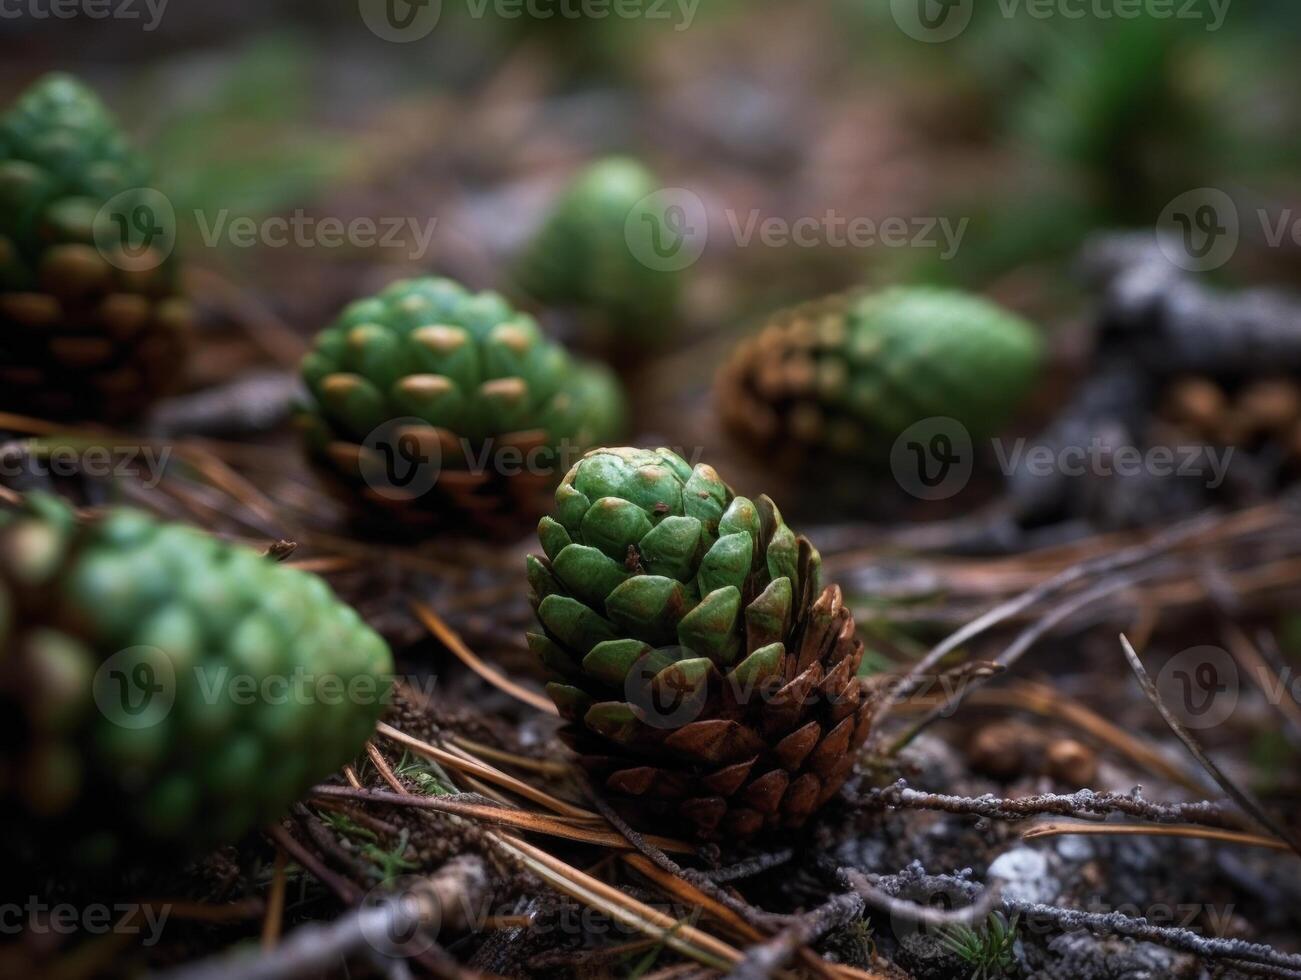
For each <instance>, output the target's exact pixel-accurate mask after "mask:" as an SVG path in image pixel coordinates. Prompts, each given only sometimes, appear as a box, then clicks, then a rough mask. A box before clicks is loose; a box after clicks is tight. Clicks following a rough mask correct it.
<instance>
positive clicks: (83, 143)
mask: <svg viewBox="0 0 1301 980" xmlns="http://www.w3.org/2000/svg"><path fill="white" fill-rule="evenodd" d="M148 179H149V168H148V167H147V165H146V164H145V162H144V160H143V158H142V157H140V156H139V155H138V154H137V153H136V152H135V151H134V150H133V149H132V148H131V147H130V145H129V144H128V143H127V141H126V138H125V137H124V136H123V134H122V132H121V131H120V130H119V129H118V126H117V123H116V121H115V120H114V119H113V117H112V116H111V115H110V114H109V112H108V110H107V109H106V108H105V107H104V105H103V103H101V102H100V100H99V99H98V98H97V97H96V96H95V94H94V93H93V92H91V91H90V90H89V89H88V88H86V87H85V86H83V85H82V84H81V83H80V82H78V81H76V80H75V79H73V78H71V77H69V76H67V75H59V74H55V75H49V76H46V77H45V78H43V79H42V80H40V81H38V82H37V83H36V84H35V85H33V86H32V87H31V88H30V89H28V90H27V91H26V92H25V93H24V94H23V95H22V96H21V97H20V98H19V99H18V101H17V102H16V103H15V104H14V105H13V106H12V107H11V108H10V109H9V110H8V111H7V112H6V113H5V114H4V115H3V116H0V404H3V405H5V406H6V407H11V408H16V409H18V410H20V411H26V412H29V413H30V412H38V413H41V414H45V415H51V416H61V417H67V416H77V417H96V418H104V417H108V418H124V417H127V416H130V415H134V414H137V413H138V412H140V411H141V410H143V409H144V408H145V407H147V405H148V404H149V403H150V402H151V401H152V400H154V399H155V398H157V397H158V396H159V395H161V394H164V393H166V392H167V391H168V390H170V389H171V388H172V387H174V386H175V383H176V381H177V378H178V375H179V373H180V372H178V370H177V368H178V365H180V364H181V362H182V361H183V359H184V357H185V354H186V352H187V342H188V333H189V328H190V313H189V309H188V307H187V306H186V305H185V303H184V302H183V301H181V300H180V299H179V298H178V297H177V296H176V280H177V275H176V271H177V270H176V263H175V261H174V258H173V256H172V246H173V244H174V242H175V239H176V227H175V217H174V214H173V212H172V209H171V206H170V204H168V203H167V202H166V199H165V198H163V197H162V195H161V194H159V193H158V192H156V191H153V190H151V189H149V188H148V187H146V186H144V185H145V184H146V182H147V181H148ZM110 203H111V207H108V205H110Z"/></svg>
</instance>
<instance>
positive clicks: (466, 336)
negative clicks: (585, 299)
mask: <svg viewBox="0 0 1301 980" xmlns="http://www.w3.org/2000/svg"><path fill="white" fill-rule="evenodd" d="M302 374H303V379H304V381H305V382H306V385H307V388H308V391H309V396H310V397H309V399H308V402H307V404H306V405H305V406H304V410H303V412H302V413H301V414H300V419H299V421H300V425H301V427H302V428H303V430H304V432H305V434H306V437H307V443H308V448H309V451H310V453H311V454H312V456H313V458H314V459H316V460H317V461H318V462H319V463H320V464H321V465H322V468H323V469H324V470H325V472H326V473H327V474H329V475H330V476H331V477H332V480H331V482H332V483H333V484H334V485H336V486H338V483H337V481H338V480H341V481H342V484H343V485H342V486H340V487H338V488H339V489H340V490H342V492H343V496H344V498H345V499H346V500H348V501H350V502H354V503H358V504H361V505H363V506H362V509H363V511H364V512H366V513H367V514H369V515H370V516H372V517H380V518H381V523H390V524H392V523H396V524H398V525H401V526H406V527H410V528H414V529H426V530H436V529H438V528H441V527H449V526H450V527H464V526H467V525H469V526H471V527H474V528H475V529H477V530H479V531H481V532H485V533H489V534H500V535H506V534H509V533H511V532H518V531H520V530H522V529H523V528H524V527H526V526H527V525H528V524H530V523H532V522H533V521H535V520H536V519H537V517H538V515H539V514H541V513H543V512H544V511H545V509H546V498H547V495H548V493H549V491H550V489H551V488H552V487H554V486H555V484H556V482H557V480H558V479H559V477H560V475H561V474H562V473H563V470H564V466H567V465H568V459H572V458H574V457H575V456H576V455H577V454H578V453H581V452H582V451H583V450H585V449H587V448H589V447H591V446H593V445H598V444H599V443H601V442H604V441H607V440H608V439H610V438H613V437H615V436H617V435H618V434H619V433H620V431H621V430H622V428H623V425H624V413H625V407H624V400H623V392H622V390H621V389H620V387H619V384H618V381H617V380H616V379H615V377H614V376H613V374H611V372H610V371H609V370H608V369H607V368H605V367H604V366H601V365H597V364H592V363H586V362H581V361H578V360H576V359H574V358H573V357H571V356H570V355H569V353H568V352H567V351H566V350H565V349H564V348H563V347H561V346H560V345H559V344H557V343H555V342H553V341H551V340H548V339H547V338H546V337H545V336H544V335H543V334H542V332H541V331H540V330H539V329H538V325H537V323H536V322H535V321H534V320H533V318H532V317H530V316H528V315H526V314H523V313H519V312H517V311H516V310H514V309H512V308H511V307H510V306H509V305H508V304H507V303H506V301H505V300H503V299H502V298H501V297H500V296H498V295H497V294H495V293H490V292H483V293H470V292H468V291H466V290H465V289H464V288H463V287H461V286H460V285H458V284H457V283H455V282H452V281H451V280H448V279H434V278H426V279H412V280H403V281H401V282H395V283H392V284H391V285H389V286H388V287H387V288H386V289H384V291H383V292H381V293H380V294H379V295H378V296H374V297H371V298H369V299H363V300H360V301H358V302H355V303H353V304H352V305H350V306H349V307H347V309H345V310H344V311H343V313H342V315H341V316H340V317H339V318H338V319H337V320H336V321H335V322H334V324H333V325H331V326H330V327H328V328H327V329H326V330H324V331H322V332H321V334H320V335H319V336H317V338H316V342H315V344H314V346H313V349H312V351H311V352H310V353H309V354H308V355H307V356H306V357H305V358H304V359H303V363H302ZM567 457H568V459H567Z"/></svg>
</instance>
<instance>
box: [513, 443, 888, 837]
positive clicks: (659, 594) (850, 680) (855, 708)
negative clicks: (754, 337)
mask: <svg viewBox="0 0 1301 980" xmlns="http://www.w3.org/2000/svg"><path fill="white" fill-rule="evenodd" d="M538 536H539V538H540V539H541V542H542V547H543V550H544V552H545V558H543V557H538V556H531V557H530V558H529V561H528V572H529V581H530V583H531V585H532V590H533V602H534V605H535V607H536V609H537V615H538V618H539V620H540V621H541V623H542V625H543V627H544V629H545V631H544V632H542V633H536V634H532V635H530V636H529V642H530V645H531V647H532V649H533V650H534V651H535V653H536V654H537V655H538V656H539V657H540V658H541V660H542V662H543V663H544V664H545V665H546V666H547V667H548V668H550V669H551V670H552V671H554V672H556V673H557V674H559V675H561V677H562V678H563V680H561V681H557V682H554V683H552V684H551V685H550V686H549V687H548V691H549V693H550V694H551V697H552V698H553V700H554V701H555V703H556V705H557V706H558V708H559V709H560V712H561V714H562V715H563V716H564V717H566V718H568V719H569V720H570V721H572V722H573V723H574V726H573V729H572V731H571V737H572V740H573V741H574V743H575V744H576V746H577V747H578V748H579V750H580V753H581V755H582V757H583V759H584V761H585V762H586V763H587V764H588V765H589V768H590V769H592V771H593V772H594V773H596V774H597V775H599V776H600V778H601V779H602V780H603V781H604V782H605V785H606V787H607V788H608V789H609V790H610V791H611V792H613V793H615V794H617V795H619V796H621V797H623V798H625V800H628V801H631V802H632V806H631V808H632V809H633V810H640V811H642V812H643V815H644V814H645V812H646V811H647V810H649V811H650V812H652V813H662V814H663V815H664V816H666V817H668V818H669V819H671V820H673V821H677V822H681V823H684V824H685V825H686V826H687V827H688V828H689V829H690V830H691V831H692V832H694V833H697V834H699V835H700V836H702V837H714V836H717V835H719V834H721V833H724V832H725V833H729V834H734V835H742V836H744V835H748V834H753V833H757V832H758V831H760V830H762V829H765V828H770V827H774V826H797V825H799V824H800V823H802V822H803V821H804V820H805V819H806V818H807V817H808V815H809V814H810V813H811V812H812V811H813V810H814V809H816V807H817V806H819V805H821V804H822V803H823V802H825V801H826V800H827V799H829V798H830V797H831V796H832V795H833V794H834V793H835V792H836V791H837V790H838V789H839V788H840V786H841V784H842V783H843V781H844V779H845V777H846V776H847V775H848V773H849V771H850V768H851V767H852V765H853V753H852V751H851V749H853V748H856V747H858V746H861V745H862V743H863V741H864V740H865V739H866V737H867V734H868V731H869V727H870V709H869V707H868V702H867V701H866V700H865V699H863V698H862V696H861V689H860V687H859V685H858V681H857V677H856V672H857V669H858V666H859V662H860V661H861V658H862V653H863V647H862V644H861V642H859V641H858V640H857V639H856V638H855V633H854V624H853V619H852V616H851V615H850V614H849V611H848V610H847V609H846V608H845V607H844V605H843V603H842V601H841V597H840V592H839V590H838V589H837V588H835V587H834V586H833V587H828V588H824V587H823V585H822V582H821V559H820V558H819V556H818V553H817V551H816V550H815V549H814V548H813V546H812V545H811V544H809V542H808V541H807V540H806V539H804V538H801V537H797V536H796V535H795V533H794V532H793V531H791V529H790V528H789V527H787V526H786V524H785V523H784V522H783V521H782V518H781V514H780V512H779V511H778V510H777V508H776V506H775V505H774V504H773V502H772V501H771V500H769V499H768V498H767V497H759V498H757V499H756V500H750V499H748V498H746V497H740V496H736V495H735V494H734V493H733V492H732V490H731V489H730V488H729V487H728V486H727V485H726V484H725V483H724V482H723V481H722V480H721V479H720V478H719V476H718V474H717V473H716V472H715V471H714V470H713V469H712V468H711V467H710V466H708V465H705V464H699V465H697V466H694V467H692V466H691V465H689V464H688V463H687V462H686V461H685V460H683V459H682V458H681V457H680V456H677V455H676V454H674V453H672V452H670V451H668V450H666V449H659V450H654V451H650V450H638V449H601V450H595V451H593V452H592V453H589V454H588V455H587V456H586V457H584V459H583V460H582V461H580V462H579V463H578V464H577V465H576V466H575V467H574V468H573V469H572V470H570V472H569V473H568V475H567V476H566V477H565V479H564V481H563V482H562V483H561V485H560V487H559V489H558V490H557V491H556V514H555V517H554V518H552V517H544V518H543V519H542V521H541V523H540V524H539V527H538Z"/></svg>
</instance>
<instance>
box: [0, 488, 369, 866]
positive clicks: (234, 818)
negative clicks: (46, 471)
mask: <svg viewBox="0 0 1301 980" xmlns="http://www.w3.org/2000/svg"><path fill="white" fill-rule="evenodd" d="M0 639H2V647H3V661H2V662H3V671H0V705H2V706H3V709H4V713H5V717H6V718H7V719H9V721H8V725H7V729H6V730H7V731H8V733H9V735H8V736H7V738H6V740H5V742H4V743H3V746H0V798H2V799H3V801H4V812H5V814H6V816H5V817H4V819H3V821H0V822H2V823H3V824H4V825H5V829H6V835H5V836H6V841H7V842H8V843H7V847H8V849H9V851H10V853H11V855H12V856H14V857H15V858H17V859H20V860H23V861H25V862H30V861H37V862H40V863H41V864H52V863H56V862H62V861H63V860H65V859H66V860H68V861H69V862H70V863H72V864H74V865H79V866H82V867H84V868H87V869H93V868H110V867H114V866H117V865H119V864H122V863H128V862H136V861H138V862H140V863H148V861H147V860H146V858H148V857H150V856H152V855H154V854H155V853H159V852H161V853H164V854H174V853H175V854H179V853H184V852H193V851H198V850H201V849H203V848H207V847H211V846H215V845H217V844H220V843H225V842H229V841H233V840H236V839H237V838H238V837H240V836H241V835H242V834H244V833H245V832H247V831H249V830H251V829H253V828H255V827H257V826H260V825H262V824H264V823H266V822H267V821H271V820H275V819H277V818H279V817H280V816H281V815H282V814H284V813H285V812H286V810H287V809H288V807H289V805H290V804H291V803H292V802H293V801H294V800H296V799H298V798H299V797H300V796H301V795H302V794H303V792H304V791H305V790H307V789H308V788H309V787H311V786H312V785H313V784H314V783H316V782H317V781H319V780H320V779H322V778H324V777H326V776H328V775H329V774H331V773H332V772H334V771H335V770H336V769H338V768H339V767H340V766H341V765H343V764H344V763H346V762H348V761H349V760H351V759H352V758H353V757H354V756H355V755H356V753H357V752H359V751H360V750H361V748H362V746H363V745H364V744H365V742H366V739H367V738H368V737H369V736H370V734H371V732H372V731H373V730H374V727H375V722H376V720H377V718H378V717H379V715H380V712H381V710H382V709H383V706H384V704H385V703H386V701H387V700H388V696H389V687H390V685H391V682H392V678H391V675H392V671H393V663H392V657H391V655H390V653H389V650H388V646H387V645H386V644H385V642H384V641H383V640H382V639H381V638H380V637H379V635H378V634H376V633H375V632H374V631H373V630H371V629H370V628H369V627H368V626H366V625H365V624H364V623H363V622H362V621H361V620H360V618H359V617H358V616H357V614H356V612H355V611H353V610H352V609H351V608H349V607H348V606H346V605H344V604H343V603H341V602H339V601H338V600H337V599H336V598H335V597H334V594H333V593H332V592H331V591H330V588H329V586H327V585H326V584H325V582H324V581H323V580H322V579H320V578H318V577H316V576H314V575H310V574H308V573H306V572H300V571H297V570H295V569H292V568H286V567H283V566H280V565H277V564H276V563H275V562H274V561H272V560H271V559H269V558H266V557H263V556H260V555H258V554H256V553H254V552H252V551H250V550H248V549H246V548H243V547H239V546H235V545H230V544H227V543H224V542H222V541H219V540H217V539H216V538H213V537H211V536H209V535H206V534H204V533H202V532H200V531H198V530H196V529H194V528H189V527H185V526H182V525H177V524H165V523H162V522H160V521H158V520H156V519H155V518H153V517H152V516H149V515H147V514H144V513H141V512H139V511H133V510H126V509H123V510H118V511H112V512H110V513H108V514H107V515H105V516H104V517H102V518H99V519H96V520H94V521H93V522H91V523H87V524H79V523H78V522H77V521H76V520H75V519H74V517H73V514H72V512H71V510H70V509H69V508H68V507H67V506H66V505H65V504H63V503H62V502H61V501H59V500H57V499H56V498H53V497H47V496H40V495H33V496H31V497H29V498H28V501H27V506H26V509H25V510H23V511H21V512H17V513H14V512H9V513H6V514H4V515H3V517H0ZM137 848H138V849H139V850H137Z"/></svg>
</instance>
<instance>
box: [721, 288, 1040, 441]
mask: <svg viewBox="0 0 1301 980" xmlns="http://www.w3.org/2000/svg"><path fill="white" fill-rule="evenodd" d="M1041 346H1042V344H1041V340H1040V337H1039V333H1038V331H1037V330H1036V329H1035V328H1034V327H1033V326H1032V325H1031V324H1029V323H1027V322H1026V321H1025V320H1023V319H1021V318H1020V317H1018V316H1015V315H1014V314H1012V313H1009V312H1007V311H1006V310H1003V309H1001V308H1000V307H998V306H995V305H994V304H993V303H991V302H989V301H987V300H984V299H981V298H979V297H977V296H972V295H969V294H967V293H963V292H959V291H956V290H944V289H937V288H930V287H904V286H899V287H894V288H891V289H887V290H884V291H882V292H878V293H870V294H866V295H857V296H833V297H828V298H826V299H823V300H817V301H814V302H810V303H805V304H802V305H800V306H796V307H793V308H791V309H788V310H784V311H782V312H780V313H778V314H776V315H775V316H774V317H772V319H771V320H770V321H769V322H768V324H767V325H766V326H765V327H764V328H763V329H762V330H761V331H760V332H759V333H758V334H757V335H755V336H753V337H750V338H748V339H746V340H744V341H742V343H741V344H740V345H739V346H738V347H737V349H736V351H735V352H734V353H733V354H732V356H731V357H730V358H729V360H728V361H727V363H726V364H725V365H724V366H723V368H722V369H721V370H720V372H719V375H718V385H717V394H718V404H719V410H720V413H721V415H722V418H723V421H724V423H725V424H726V425H727V426H728V428H729V429H731V430H732V431H733V432H734V433H736V434H737V435H739V436H741V437H742V438H743V439H745V440H746V441H748V442H750V443H752V444H754V445H755V446H757V447H759V448H762V449H764V450H765V451H769V452H772V453H773V454H774V455H776V456H778V457H781V456H787V457H790V458H794V459H799V458H803V457H807V456H809V455H812V454H819V453H826V452H830V453H833V454H836V455H841V456H849V457H858V458H861V459H866V460H870V461H878V462H879V461H881V460H884V459H887V458H888V457H889V454H890V450H891V447H892V446H893V445H894V442H895V440H896V439H897V438H898V436H899V434H900V433H902V432H903V431H904V430H905V429H907V428H908V427H909V426H910V425H912V424H914V423H915V422H919V421H921V420H922V419H926V418H932V417H949V418H954V419H957V420H958V421H959V422H961V423H962V424H963V425H964V426H966V428H967V430H968V431H969V432H970V433H971V436H972V438H980V437H982V436H989V435H993V434H995V433H996V432H997V431H998V430H999V428H1000V427H1001V426H1002V425H1004V424H1005V423H1006V422H1007V421H1008V420H1009V418H1010V417H1011V416H1012V414H1013V413H1014V412H1015V411H1016V409H1017V407H1018V406H1019V405H1020V403H1021V401H1022V399H1023V398H1024V397H1025V395H1026V394H1027V393H1028V392H1029V391H1030V389H1031V387H1032V386H1033V384H1034V382H1035V378H1036V376H1037V374H1038V369H1039V364H1040V360H1041V357H1042V351H1041Z"/></svg>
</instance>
